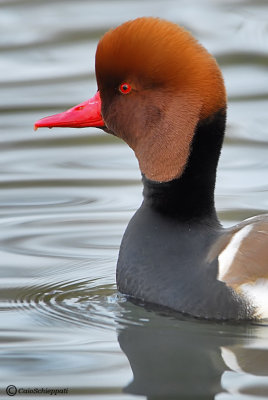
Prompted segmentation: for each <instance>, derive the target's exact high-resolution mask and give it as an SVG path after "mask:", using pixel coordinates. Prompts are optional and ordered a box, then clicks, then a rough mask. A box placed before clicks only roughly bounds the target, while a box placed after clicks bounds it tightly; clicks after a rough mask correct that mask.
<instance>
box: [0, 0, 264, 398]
mask: <svg viewBox="0 0 268 400" xmlns="http://www.w3.org/2000/svg"><path fill="white" fill-rule="evenodd" d="M0 11H1V12H0V31H1V32H0V33H1V34H0V52H1V63H0V72H1V73H0V87H1V97H0V114H1V127H0V140H1V148H0V151H1V157H0V167H1V175H0V190H1V192H0V193H1V195H0V216H1V219H0V227H1V229H0V288H1V292H0V311H1V322H0V326H1V330H0V360H1V362H0V392H1V394H3V395H4V396H5V395H6V394H5V388H6V386H7V385H9V384H14V385H16V386H17V387H18V388H19V387H37V388H40V387H68V388H69V396H70V397H71V398H75V397H77V396H78V395H85V396H87V397H89V398H98V399H104V398H105V399H109V400H112V399H130V398H133V397H134V396H135V397H136V396H138V397H139V398H148V399H156V398H157V399H165V400H167V399H185V398H189V399H190V398H192V399H195V400H196V399H202V398H204V399H210V398H211V399H213V398H214V397H215V396H216V398H217V399H220V400H225V399H229V398H233V399H235V400H236V399H244V398H245V399H254V398H267V397H268V386H267V375H268V371H267V365H268V359H267V357H268V355H267V351H268V331H267V326H266V325H265V324H260V325H242V326H241V325H229V324H214V323H204V322H200V321H195V320H191V319H189V318H183V317H181V316H179V317H178V318H174V316H173V317H171V316H163V315H159V314H156V313H154V312H152V311H147V310H145V309H143V308H141V307H137V306H135V305H133V304H130V303H129V302H126V301H125V298H124V297H123V296H120V295H119V294H118V293H117V291H116V286H115V265H116V259H117V252H118V247H119V244H120V239H121V236H122V234H123V231H124V228H125V226H126V224H127V221H128V220H129V218H130V217H131V215H132V214H133V212H134V210H135V209H136V208H137V207H138V206H139V204H140V202H141V184H140V174H139V171H138V168H137V162H136V160H135V158H134V156H133V154H132V152H131V151H130V149H129V148H128V147H127V146H125V145H124V144H123V143H122V142H120V141H119V140H118V139H116V138H114V137H111V136H109V135H105V134H103V133H101V132H100V131H98V130H97V129H84V130H78V129H76V130H72V129H70V130H68V129H61V130H55V131H53V130H52V131H49V130H39V131H38V133H34V132H33V131H32V125H33V122H34V121H35V120H36V119H38V118H40V117H41V116H45V115H48V114H54V113H56V112H60V111H62V110H64V109H66V108H69V107H70V106H72V105H73V104H77V103H79V102H81V101H83V100H85V99H86V98H89V97H90V96H91V95H92V94H94V92H95V90H96V82H95V78H94V54H95V49H96V45H97V41H98V38H99V37H100V36H101V35H102V34H103V33H104V32H105V31H106V30H107V29H109V28H110V27H112V26H116V25H117V24H119V23H121V22H123V21H125V20H127V19H130V18H134V17H136V16H141V15H156V16H161V17H164V18H167V19H169V20H172V21H175V22H177V23H181V24H183V25H184V26H185V27H187V29H189V30H191V31H192V32H193V33H194V34H195V35H196V36H197V37H198V38H199V39H200V41H201V42H202V43H203V44H204V45H205V46H206V47H207V48H208V49H209V50H210V51H211V52H213V54H214V55H215V56H216V57H217V59H218V61H219V63H220V64H221V67H222V70H223V74H224V77H225V80H226V86H227V90H228V94H229V110H228V129H227V135H226V140H225V146H224V149H223V152H222V157H221V160H220V166H219V172H218V183H217V198H216V203H217V209H218V211H219V215H220V217H221V219H222V220H223V223H224V224H225V225H229V224H234V223H235V222H236V221H239V220H241V219H243V218H246V217H249V216H252V215H255V214H258V213H261V212H263V211H265V210H267V179H266V177H267V146H268V144H267V125H268V117H267V105H268V91H267V88H268V80H267V79H268V78H267V64H268V57H267V16H268V7H267V3H266V1H258V2H257V1H256V2H247V1H246V0H244V1H243V0H242V1H241V0H240V1H225V0H222V1H220V0H219V1H217V2H215V1H212V0H201V1H200V2H195V1H194V0H187V1H186V0H179V1H177V0H176V1H175V0H167V1H161V0H158V1H155V0H154V1H150V0H148V1H146V2H141V1H137V0H136V1H135V0H131V1H123V0H121V1H113V0H111V1H87V0H78V1H76V2H71V1H67V0H65V1H64V0H55V1H46V2H36V1H34V0H21V1H18V0H9V1H7V0H2V1H0Z"/></svg>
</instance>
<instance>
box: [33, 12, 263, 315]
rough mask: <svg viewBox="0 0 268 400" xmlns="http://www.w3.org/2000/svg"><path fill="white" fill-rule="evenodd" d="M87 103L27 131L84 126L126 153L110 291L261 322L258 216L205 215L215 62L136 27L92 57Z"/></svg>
mask: <svg viewBox="0 0 268 400" xmlns="http://www.w3.org/2000/svg"><path fill="white" fill-rule="evenodd" d="M96 77H97V84H98V92H97V93H96V95H95V96H94V97H93V98H92V99H90V100H88V101H86V102H84V103H81V104H79V105H78V106H76V107H73V108H72V109H70V110H68V111H65V112H63V113H61V114H57V115H54V116H51V117H47V118H43V119H41V120H39V121H37V122H36V123H35V128H36V129H37V128H38V127H50V128H51V127H87V126H95V127H99V128H101V129H103V130H104V131H106V132H108V133H112V134H113V135H116V136H118V137H120V138H122V139H123V140H124V141H125V142H126V143H127V144H128V145H129V146H130V147H131V148H132V149H133V150H134V152H135V155H136V157H137V159H138V161H139V166H140V169H141V173H142V180H143V185H144V191H143V195H144V200H143V203H142V205H141V207H140V208H139V209H138V211H137V212H136V213H135V215H134V216H133V218H132V219H131V221H130V222H129V224H128V227H127V229H126V232H125V234H124V237H123V240H122V243H121V247H120V253H119V259H118V264H117V285H118V289H119V291H120V292H122V293H124V294H126V295H128V296H129V297H130V298H132V299H135V300H137V301H138V302H145V303H149V304H150V303H151V304H153V305H157V306H160V307H164V308H167V309H171V310H175V311H179V312H182V313H186V314H190V315H192V316H195V317H201V318H207V319H219V320H250V319H259V318H268V232H267V231H268V214H265V215H261V216H257V217H253V218H250V219H247V220H245V221H243V222H241V223H240V224H238V225H236V226H234V227H233V228H230V229H223V228H222V227H221V225H220V223H219V221H218V218H217V215H216V211H215V206H214V187H215V178H216V168H217V164H218V159H219V155H220V151H221V146H222V142H223V137H224V131H225V119H226V93H225V87H224V82H223V78H222V75H221V72H220V69H219V67H218V65H217V63H216V61H215V59H214V58H213V57H212V56H211V55H210V54H209V53H208V52H207V51H206V50H205V49H204V48H203V47H202V46H201V45H200V44H199V43H198V42H197V41H196V40H195V39H194V38H193V37H192V36H191V34H190V33H189V32H187V31H186V30H184V29H183V28H181V27H179V26H177V25H176V24H174V23H171V22H168V21H164V20H161V19H158V18H138V19H135V20H133V21H129V22H126V23H124V24H122V25H120V26H119V27H117V28H115V29H113V30H111V31H109V32H107V33H106V34H105V35H104V36H103V37H102V39H101V40H100V42H99V44H98V47H97V52H96Z"/></svg>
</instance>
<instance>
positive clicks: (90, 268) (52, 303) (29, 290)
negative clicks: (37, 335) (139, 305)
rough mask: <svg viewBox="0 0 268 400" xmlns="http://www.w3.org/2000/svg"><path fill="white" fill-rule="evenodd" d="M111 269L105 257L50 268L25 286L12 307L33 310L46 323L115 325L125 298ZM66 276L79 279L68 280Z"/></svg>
mask: <svg viewBox="0 0 268 400" xmlns="http://www.w3.org/2000/svg"><path fill="white" fill-rule="evenodd" d="M109 270H110V263H109V262H106V263H105V261H104V260H101V262H100V261H99V263H98V262H96V263H94V265H93V264H92V263H91V264H86V263H84V262H83V263H81V262H80V263H77V264H76V265H73V266H68V267H65V268H61V269H60V271H57V270H56V271H55V270H54V271H49V272H50V273H49V274H47V273H46V274H45V275H44V274H42V277H40V278H38V277H37V278H36V279H32V280H31V281H32V282H31V283H30V284H29V285H27V286H25V287H23V288H21V289H20V291H19V292H18V293H17V297H16V298H15V299H14V301H13V302H12V304H11V305H12V308H13V309H14V310H16V309H17V310H21V311H22V312H24V313H25V312H26V313H29V314H30V315H31V318H32V319H33V320H35V321H36V322H39V323H40V324H42V325H53V326H55V324H56V325H57V324H58V325H59V326H62V324H65V325H70V324H71V325H79V326H81V325H87V326H88V325H96V326H99V327H102V328H104V327H105V326H110V327H111V326H115V322H114V320H115V314H116V312H119V308H118V307H119V304H120V302H122V301H123V302H124V301H125V298H124V297H123V296H121V295H119V294H118V292H117V290H116V286H115V284H114V283H113V277H112V276H109V275H108V274H109ZM96 275H98V278H93V279H89V277H90V276H96ZM66 276H68V278H70V277H76V279H73V280H64V277H66ZM107 282H110V283H107Z"/></svg>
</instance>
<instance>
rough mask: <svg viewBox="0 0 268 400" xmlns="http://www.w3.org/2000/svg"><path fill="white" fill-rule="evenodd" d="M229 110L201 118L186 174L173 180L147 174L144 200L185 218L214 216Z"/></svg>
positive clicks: (155, 207) (162, 210)
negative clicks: (160, 179)
mask: <svg viewBox="0 0 268 400" xmlns="http://www.w3.org/2000/svg"><path fill="white" fill-rule="evenodd" d="M225 120H226V111H225V110H220V111H219V112H217V113H216V114H214V115H213V117H210V118H207V119H206V120H204V121H202V122H200V123H199V124H198V125H197V127H196V131H195V134H194V138H193V141H192V145H191V153H190V156H189V159H188V163H187V166H186V168H185V170H184V172H183V174H182V175H181V176H180V177H179V178H177V179H174V180H172V181H170V182H163V183H159V182H154V181H150V180H149V179H147V178H146V177H145V176H143V184H144V191H143V195H144V203H145V205H149V206H150V207H152V208H154V209H156V210H157V211H159V212H161V213H165V214H169V215H172V216H174V217H177V218H179V219H182V220H185V221H186V220H193V219H194V220H196V219H204V218H205V219H212V220H214V221H215V222H217V221H218V220H217V215H216V211H215V205H214V189H215V180H216V169H217V165H218V159H219V156H220V151H221V147H222V142H223V137H224V130H225Z"/></svg>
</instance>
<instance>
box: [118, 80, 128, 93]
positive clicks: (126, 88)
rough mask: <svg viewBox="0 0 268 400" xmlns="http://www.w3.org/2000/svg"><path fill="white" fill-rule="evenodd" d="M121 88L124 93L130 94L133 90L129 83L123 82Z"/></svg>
mask: <svg viewBox="0 0 268 400" xmlns="http://www.w3.org/2000/svg"><path fill="white" fill-rule="evenodd" d="M119 90H120V92H121V93H122V94H128V93H129V92H130V91H131V86H130V84H129V83H126V82H125V83H121V85H120V86H119Z"/></svg>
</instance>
